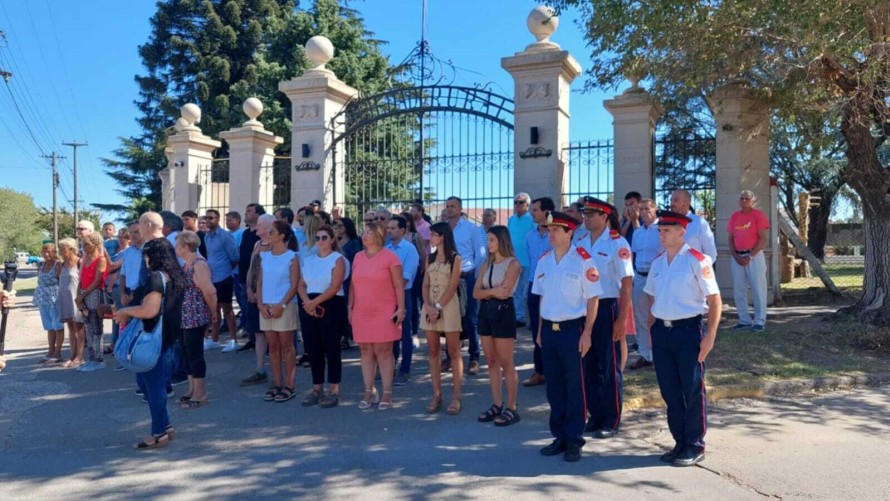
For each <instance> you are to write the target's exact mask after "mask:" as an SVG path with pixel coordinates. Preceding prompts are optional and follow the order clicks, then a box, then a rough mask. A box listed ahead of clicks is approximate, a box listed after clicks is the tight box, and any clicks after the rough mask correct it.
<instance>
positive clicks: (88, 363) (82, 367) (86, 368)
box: [74, 360, 93, 372]
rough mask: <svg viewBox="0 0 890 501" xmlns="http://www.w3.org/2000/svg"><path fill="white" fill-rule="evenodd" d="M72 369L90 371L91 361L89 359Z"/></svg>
mask: <svg viewBox="0 0 890 501" xmlns="http://www.w3.org/2000/svg"><path fill="white" fill-rule="evenodd" d="M74 370H76V371H77V372H91V371H92V370H93V361H92V360H90V361H89V362H87V363H85V364H83V365H81V366H80V367H78V368H76V369H74Z"/></svg>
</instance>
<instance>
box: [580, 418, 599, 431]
mask: <svg viewBox="0 0 890 501" xmlns="http://www.w3.org/2000/svg"><path fill="white" fill-rule="evenodd" d="M599 429H600V427H599V426H598V425H597V424H596V423H594V422H593V419H592V418H591V419H590V420H588V421H587V424H586V425H584V433H594V432H596V431H597V430H599Z"/></svg>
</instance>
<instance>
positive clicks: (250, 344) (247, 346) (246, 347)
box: [235, 341, 256, 353]
mask: <svg viewBox="0 0 890 501" xmlns="http://www.w3.org/2000/svg"><path fill="white" fill-rule="evenodd" d="M255 348H256V343H254V342H253V341H248V342H247V343H246V344H244V346H241V347H239V348H238V349H237V350H235V352H236V353H244V352H247V351H253V350H254V349H255Z"/></svg>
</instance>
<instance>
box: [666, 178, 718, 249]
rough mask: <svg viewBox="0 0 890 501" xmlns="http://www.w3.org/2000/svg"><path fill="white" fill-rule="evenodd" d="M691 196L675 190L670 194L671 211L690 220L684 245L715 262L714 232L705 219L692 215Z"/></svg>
mask: <svg viewBox="0 0 890 501" xmlns="http://www.w3.org/2000/svg"><path fill="white" fill-rule="evenodd" d="M691 207H692V195H690V194H689V192H688V191H686V190H675V191H674V192H673V193H672V194H671V211H672V212H676V213H677V214H684V215H685V216H687V217H689V219H691V220H692V222H691V223H689V226H687V227H686V243H687V244H689V246H690V247H692V248H693V249H695V250H697V251H699V252H701V253H702V254H706V255H707V256H708V257H710V258H711V262H713V263H716V262H717V245H716V244H715V243H714V232H713V231H711V226H710V225H709V224H708V221H707V219H705V218H703V217H701V216H699V215H697V214H693V212H692V210H691Z"/></svg>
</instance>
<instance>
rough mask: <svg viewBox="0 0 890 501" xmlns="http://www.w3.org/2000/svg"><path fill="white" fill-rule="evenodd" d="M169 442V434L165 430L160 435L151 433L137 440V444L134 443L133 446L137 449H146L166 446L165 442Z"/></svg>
mask: <svg viewBox="0 0 890 501" xmlns="http://www.w3.org/2000/svg"><path fill="white" fill-rule="evenodd" d="M169 443H170V435H168V434H167V432H166V431H165V432H164V433H161V434H160V435H152V436H151V437H149V438H146V439H145V440H143V441H141V442H139V443H138V444H134V445H133V447H134V448H135V449H137V450H141V451H142V450H147V449H160V448H161V447H167V444H169Z"/></svg>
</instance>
